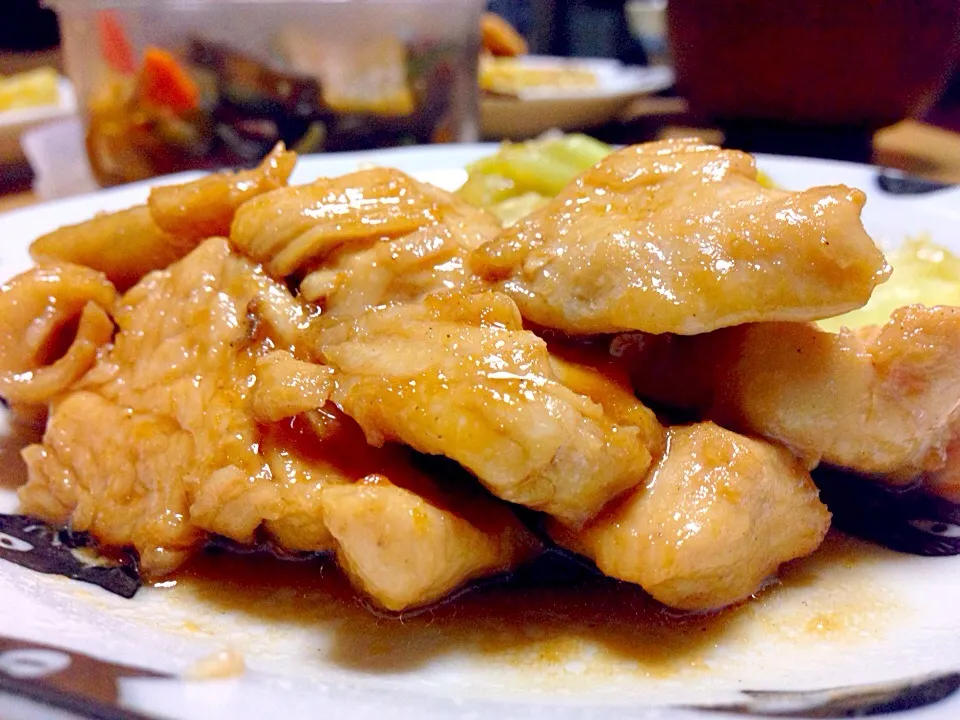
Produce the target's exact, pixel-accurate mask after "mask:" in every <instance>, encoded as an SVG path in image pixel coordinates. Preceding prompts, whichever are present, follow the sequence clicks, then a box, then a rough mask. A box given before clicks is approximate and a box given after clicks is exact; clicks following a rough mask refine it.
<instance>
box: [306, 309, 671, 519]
mask: <svg viewBox="0 0 960 720" xmlns="http://www.w3.org/2000/svg"><path fill="white" fill-rule="evenodd" d="M319 343H320V348H321V351H322V354H323V356H324V358H325V360H326V362H327V363H328V364H330V365H331V366H333V367H334V368H335V369H336V370H337V371H338V372H337V375H336V383H337V387H336V389H335V390H334V393H333V399H334V401H335V402H336V403H337V405H339V406H340V407H341V409H342V410H343V411H344V412H345V413H346V414H348V415H350V416H351V417H353V418H354V419H355V420H357V422H359V424H360V426H361V427H362V428H363V430H364V432H365V433H366V434H367V438H368V440H369V442H370V443H371V444H373V445H382V444H383V442H384V441H386V440H398V441H400V442H403V443H406V444H407V445H410V446H411V447H413V448H415V449H417V450H419V451H421V452H424V453H429V454H436V455H446V456H447V457H449V458H451V459H453V460H456V461H457V462H459V463H460V464H461V465H463V466H465V467H466V468H467V469H469V470H470V471H471V472H472V473H474V474H475V475H476V476H477V477H478V478H479V479H480V481H481V482H482V483H483V484H484V485H485V486H486V487H487V488H488V489H489V490H490V491H491V492H493V493H494V494H495V495H498V496H499V497H501V498H503V499H505V500H509V501H511V502H515V503H520V504H522V505H527V506H529V507H531V508H534V509H537V510H543V511H545V512H548V513H551V514H553V515H556V516H557V517H559V518H561V519H562V520H564V521H565V522H568V523H570V524H572V525H579V524H582V523H583V522H585V521H586V520H588V519H589V518H590V517H591V516H592V515H594V514H595V513H596V512H597V511H599V509H600V508H601V507H602V506H603V505H604V504H605V503H606V502H607V501H609V500H610V499H611V498H613V497H614V496H616V495H618V494H619V493H621V492H623V491H624V490H627V489H629V488H631V487H633V486H634V485H635V484H636V483H637V482H639V481H640V479H641V478H642V477H643V475H644V473H645V472H646V470H647V468H648V467H649V465H650V462H651V455H652V454H655V453H656V452H658V450H659V448H660V446H661V443H662V431H661V428H660V426H659V424H658V423H657V421H656V418H655V417H654V416H653V414H652V413H651V412H650V411H648V410H646V409H645V408H643V407H642V406H641V405H640V404H639V403H638V402H634V405H633V406H632V407H631V409H630V412H629V413H625V414H621V413H617V414H614V413H611V412H610V411H606V410H605V408H604V407H603V406H602V405H601V404H598V403H596V402H594V401H593V400H591V399H590V398H589V397H586V396H585V395H582V394H579V393H577V392H574V391H573V390H571V389H569V388H567V387H566V386H564V385H563V384H562V382H561V381H560V378H559V377H558V373H557V372H556V371H555V370H554V368H553V366H552V365H551V360H550V355H549V353H548V352H547V346H546V344H545V343H544V342H543V341H542V340H541V339H540V338H538V337H537V336H536V335H534V334H533V333H531V332H527V331H524V330H523V329H522V325H521V319H520V314H519V312H518V310H517V307H516V305H515V304H514V303H513V302H512V301H511V300H510V299H509V298H508V297H506V296H505V295H501V294H497V293H481V294H475V295H462V294H444V295H434V296H429V297H428V298H427V299H426V300H425V301H424V302H423V303H419V304H414V305H406V306H395V307H388V308H382V309H378V310H375V311H371V312H368V313H366V314H365V315H363V316H361V317H359V318H357V319H356V320H354V321H353V322H351V323H341V324H335V325H333V326H331V327H328V328H326V329H325V330H323V331H322V332H321V334H320V337H319ZM622 417H626V418H627V422H623V421H622V420H621V418H622Z"/></svg>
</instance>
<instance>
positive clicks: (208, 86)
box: [49, 0, 484, 185]
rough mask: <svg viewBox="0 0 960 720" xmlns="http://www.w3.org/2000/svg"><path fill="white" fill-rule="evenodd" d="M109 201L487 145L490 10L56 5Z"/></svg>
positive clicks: (433, 5)
mask: <svg viewBox="0 0 960 720" xmlns="http://www.w3.org/2000/svg"><path fill="white" fill-rule="evenodd" d="M49 4H50V5H51V6H53V7H54V8H55V9H56V10H57V13H58V15H59V19H60V27H61V32H62V48H63V53H64V61H65V65H66V67H67V70H68V72H69V74H70V76H71V78H72V79H73V81H74V84H75V87H76V91H77V95H78V98H79V101H80V107H81V111H82V114H83V117H84V120H85V127H86V146H87V152H88V156H89V159H90V165H91V167H92V169H93V172H94V175H95V176H96V178H97V180H98V181H99V182H100V183H101V184H102V185H113V184H117V183H122V182H129V181H132V180H140V179H144V178H148V177H152V176H154V175H160V174H166V173H171V172H176V171H180V170H186V169H213V168H218V167H224V166H237V165H249V164H251V163H255V162H256V161H257V160H259V159H260V158H261V157H262V156H263V155H265V154H266V153H267V152H268V151H269V149H270V148H271V147H273V145H274V144H275V143H276V142H277V141H281V140H282V141H284V142H285V143H286V144H287V145H288V146H289V147H291V148H294V149H296V150H297V151H299V152H302V153H310V152H325V151H337V150H357V149H365V148H371V147H384V146H391V145H406V144H423V143H432V142H450V141H468V140H473V139H475V138H476V134H477V130H476V89H475V88H476V66H477V49H478V47H479V34H480V29H479V22H480V14H481V11H482V10H483V7H484V3H483V2H482V0H452V1H451V0H411V1H410V2H392V1H391V0H354V1H352V2H338V1H335V0H318V1H309V0H280V1H276V2H249V1H247V0H215V1H210V2H196V3H194V2H191V3H181V2H170V1H169V0H160V1H157V2H153V1H150V0H132V1H131V2H124V3H102V2H96V1H95V0H50V3H49Z"/></svg>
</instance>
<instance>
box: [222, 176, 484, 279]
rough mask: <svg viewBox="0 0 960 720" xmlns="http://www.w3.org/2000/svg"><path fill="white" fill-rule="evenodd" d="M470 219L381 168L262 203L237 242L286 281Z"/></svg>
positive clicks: (241, 220)
mask: <svg viewBox="0 0 960 720" xmlns="http://www.w3.org/2000/svg"><path fill="white" fill-rule="evenodd" d="M462 212H468V213H469V214H471V215H475V214H477V211H476V210H475V209H473V208H470V207H469V206H467V205H466V204H465V203H463V202H462V201H460V200H458V199H457V198H455V197H454V196H453V195H451V194H450V193H447V192H444V191H443V190H440V189H439V188H435V187H432V186H430V185H426V184H424V183H420V182H417V181H416V180H414V179H413V178H411V177H410V176H408V175H405V174H404V173H402V172H400V171H399V170H392V169H390V168H373V169H371V170H361V171H359V172H355V173H351V174H349V175H343V176H342V177H337V178H320V179H319V180H315V181H314V182H312V183H310V184H308V185H299V186H296V187H288V188H281V189H280V190H274V191H273V192H270V193H267V194H265V195H261V196H259V197H257V198H254V199H253V200H251V201H249V202H248V203H246V204H244V205H243V207H241V208H240V209H239V210H238V211H237V214H236V216H235V218H234V221H233V226H232V228H231V231H230V240H231V242H232V243H233V244H234V245H235V246H236V247H237V248H239V249H240V251H241V252H243V253H244V254H246V255H247V256H248V257H251V258H253V259H254V260H256V261H258V262H263V263H264V264H265V265H266V267H267V269H268V271H269V272H270V273H271V274H272V275H273V276H274V277H278V278H279V277H285V276H287V275H290V274H292V273H294V272H296V271H298V270H301V269H304V268H306V267H308V266H316V264H317V263H318V262H319V261H321V260H323V259H324V258H326V257H327V256H329V255H330V254H331V253H333V252H334V251H336V250H338V249H339V248H341V247H344V246H352V247H354V248H357V247H358V246H359V248H363V247H369V246H370V245H372V244H373V243H374V242H376V241H378V240H384V239H391V238H397V237H401V236H403V235H407V234H409V233H412V232H414V231H415V230H417V229H419V228H421V227H424V226H426V225H433V224H435V223H438V222H441V221H442V220H443V219H444V218H445V217H447V216H448V215H456V214H458V213H462Z"/></svg>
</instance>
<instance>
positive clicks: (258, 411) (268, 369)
mask: <svg viewBox="0 0 960 720" xmlns="http://www.w3.org/2000/svg"><path fill="white" fill-rule="evenodd" d="M332 389H333V368H329V367H325V366H324V365H317V364H315V363H310V362H305V361H303V360H297V359H296V358H295V357H293V355H291V354H290V353H289V352H287V351H286V350H276V351H274V352H271V353H268V354H266V355H264V356H263V357H261V358H258V359H257V384H256V385H254V386H253V414H254V415H255V416H256V418H257V420H259V421H260V422H265V423H271V422H276V421H277V420H283V419H284V418H289V417H293V416H294V415H299V414H300V413H302V412H307V411H308V410H316V409H318V408H322V407H323V406H324V405H326V403H327V399H328V398H329V397H330V391H331V390H332Z"/></svg>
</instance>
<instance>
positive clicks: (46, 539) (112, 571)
mask: <svg viewBox="0 0 960 720" xmlns="http://www.w3.org/2000/svg"><path fill="white" fill-rule="evenodd" d="M0 560H7V561H9V562H12V563H15V564H17V565H21V566H23V567H25V568H29V569H30V570H35V571H37V572H41V573H46V574H48V575H63V576H64V577H68V578H72V579H74V580H81V581H83V582H88V583H92V584H94V585H99V586H100V587H102V588H103V589H104V590H107V591H109V592H112V593H114V594H115V595H119V596H120V597H124V598H132V597H133V596H134V595H135V594H136V592H137V590H139V589H140V585H141V581H140V572H139V570H138V568H137V561H136V559H135V558H134V556H133V555H132V554H131V553H120V554H118V555H116V556H115V557H111V558H108V557H105V556H104V555H102V554H101V553H100V552H99V551H98V549H97V547H96V545H95V544H94V542H93V540H92V539H91V538H90V536H89V535H86V534H84V533H73V532H70V531H69V530H54V529H53V528H51V527H50V526H49V525H45V524H44V523H42V522H40V521H39V520H36V519H34V518H30V517H27V516H25V515H0Z"/></svg>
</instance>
